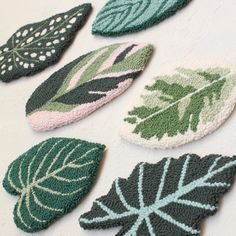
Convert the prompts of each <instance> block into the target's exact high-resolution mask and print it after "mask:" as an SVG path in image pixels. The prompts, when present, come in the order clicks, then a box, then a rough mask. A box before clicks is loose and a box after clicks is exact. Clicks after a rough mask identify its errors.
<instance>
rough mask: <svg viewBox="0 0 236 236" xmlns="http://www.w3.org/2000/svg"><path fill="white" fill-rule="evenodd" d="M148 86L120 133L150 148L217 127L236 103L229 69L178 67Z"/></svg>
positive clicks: (235, 82)
mask: <svg viewBox="0 0 236 236" xmlns="http://www.w3.org/2000/svg"><path fill="white" fill-rule="evenodd" d="M172 73H173V74H172V75H163V76H162V75H161V76H158V77H157V78H155V79H154V82H153V83H152V84H151V85H149V86H146V87H145V89H144V92H143V93H142V95H141V97H140V99H139V101H137V102H136V104H135V105H134V107H133V109H131V110H130V111H129V113H128V115H127V116H126V118H125V120H124V122H123V127H122V129H121V136H122V137H124V138H125V139H127V140H129V141H131V142H134V143H136V144H140V145H144V146H147V147H151V148H170V147H175V146H179V145H182V144H185V143H188V142H191V141H193V140H197V139H200V138H202V137H203V136H205V135H207V134H209V133H211V132H213V131H214V130H216V129H217V128H218V127H219V126H220V125H221V124H222V123H223V122H224V121H225V120H226V118H228V116H229V115H230V114H231V112H232V111H233V110H234V107H235V103H236V74H235V72H233V71H232V70H231V69H229V68H222V67H212V68H211V67H209V68H207V69H188V68H177V69H176V70H175V71H174V72H172Z"/></svg>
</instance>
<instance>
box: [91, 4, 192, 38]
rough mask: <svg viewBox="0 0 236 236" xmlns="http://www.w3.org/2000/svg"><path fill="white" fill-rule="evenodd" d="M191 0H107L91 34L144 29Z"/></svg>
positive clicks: (107, 34)
mask: <svg viewBox="0 0 236 236" xmlns="http://www.w3.org/2000/svg"><path fill="white" fill-rule="evenodd" d="M190 1H191V0H151V1H150V0H142V1H137V0H109V1H108V2H107V4H106V5H105V6H104V7H103V8H102V10H101V11H100V12H99V14H98V15H97V17H96V20H95V22H94V23H93V26H92V32H93V34H99V35H102V36H117V35H122V34H128V33H131V32H135V31H140V30H142V29H146V28H148V27H150V26H152V25H154V24H157V23H159V22H161V21H163V20H165V19H166V18H167V17H169V16H171V15H173V14H174V13H175V12H177V11H178V10H180V9H181V8H183V7H185V6H186V5H187V4H188V3H189V2H190Z"/></svg>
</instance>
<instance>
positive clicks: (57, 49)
mask: <svg viewBox="0 0 236 236" xmlns="http://www.w3.org/2000/svg"><path fill="white" fill-rule="evenodd" d="M91 10H92V7H91V4H83V5H81V6H78V7H75V8H73V9H71V10H69V11H67V12H65V13H61V14H57V15H55V16H52V17H50V18H48V19H46V20H44V21H41V22H37V23H33V24H28V25H25V26H23V27H21V28H20V29H19V30H17V31H16V33H14V34H13V35H12V36H11V38H10V39H9V40H8V41H7V43H6V44H5V45H3V46H1V47H0V80H2V81H3V82H11V81H12V80H15V79H18V78H20V77H22V76H28V75H32V74H35V73H37V72H39V71H41V70H43V69H45V68H46V67H48V66H50V65H52V64H54V63H55V62H56V61H57V60H58V59H59V57H60V56H61V54H62V53H63V52H64V51H65V49H66V48H67V47H68V46H69V45H70V43H71V42H72V40H73V39H74V37H75V35H76V32H77V31H78V30H79V29H80V28H82V27H83V25H84V23H85V21H86V20H87V18H88V16H89V14H90V12H91ZM6 23H7V22H6Z"/></svg>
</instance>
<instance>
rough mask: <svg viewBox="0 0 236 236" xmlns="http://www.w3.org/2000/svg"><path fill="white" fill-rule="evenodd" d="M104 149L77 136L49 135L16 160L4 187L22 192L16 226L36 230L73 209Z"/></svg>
mask: <svg viewBox="0 0 236 236" xmlns="http://www.w3.org/2000/svg"><path fill="white" fill-rule="evenodd" d="M104 148H105V146H104V145H100V144H95V143H89V142H86V141H82V140H78V139H69V138H50V139H47V140H45V141H44V142H41V143H39V144H38V145H35V146H34V147H32V148H31V149H30V150H28V151H27V152H26V153H24V154H22V155H21V156H20V157H19V158H17V159H16V160H15V161H13V162H12V163H11V165H10V166H9V168H8V171H7V173H6V176H5V178H4V180H3V186H4V188H5V189H6V191H7V192H9V193H10V194H13V195H19V199H18V202H17V204H16V205H15V209H14V221H15V224H16V225H17V227H19V228H20V229H22V230H24V231H26V232H36V231H39V230H42V229H45V228H47V227H48V226H50V225H51V224H52V223H53V222H54V221H55V220H57V219H58V218H60V217H62V216H63V215H65V214H66V213H68V212H70V211H71V210H73V209H74V208H75V207H76V206H77V205H78V203H79V202H80V201H81V199H82V198H83V197H84V196H85V195H86V194H87V192H88V191H89V189H90V188H91V185H92V184H93V182H94V180H95V179H96V174H97V169H98V167H99V164H100V161H101V159H102V156H103V151H104Z"/></svg>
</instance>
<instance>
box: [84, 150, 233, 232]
mask: <svg viewBox="0 0 236 236" xmlns="http://www.w3.org/2000/svg"><path fill="white" fill-rule="evenodd" d="M235 174H236V156H234V157H232V158H230V157H224V156H221V155H208V156H206V157H204V158H202V159H201V158H200V157H199V156H197V155H195V154H186V155H184V156H182V157H180V158H179V159H178V160H176V159H172V158H165V159H163V160H162V161H160V162H159V163H157V164H148V163H141V164H138V165H137V166H136V168H135V169H134V171H133V172H132V174H131V175H130V177H129V178H128V179H117V180H116V181H115V182H114V183H113V185H112V188H111V190H110V191H109V192H108V194H107V195H105V196H103V197H101V198H98V199H97V200H96V201H95V202H94V203H93V207H92V209H91V211H89V212H87V213H85V214H83V215H82V216H81V217H80V225H81V226H82V227H83V228H84V229H100V228H102V229H106V228H111V227H117V226H121V227H122V229H121V230H120V231H119V233H118V234H117V235H119V236H122V235H125V236H131V235H137V236H144V235H145V236H146V235H150V236H154V235H162V236H191V235H195V236H197V235H200V223H201V221H202V220H203V219H204V218H205V217H207V216H209V215H213V214H215V213H216V211H217V208H218V203H219V200H220V197H221V196H222V195H223V194H224V193H225V192H226V191H228V190H229V188H230V186H231V185H232V183H233V180H234V176H235Z"/></svg>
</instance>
